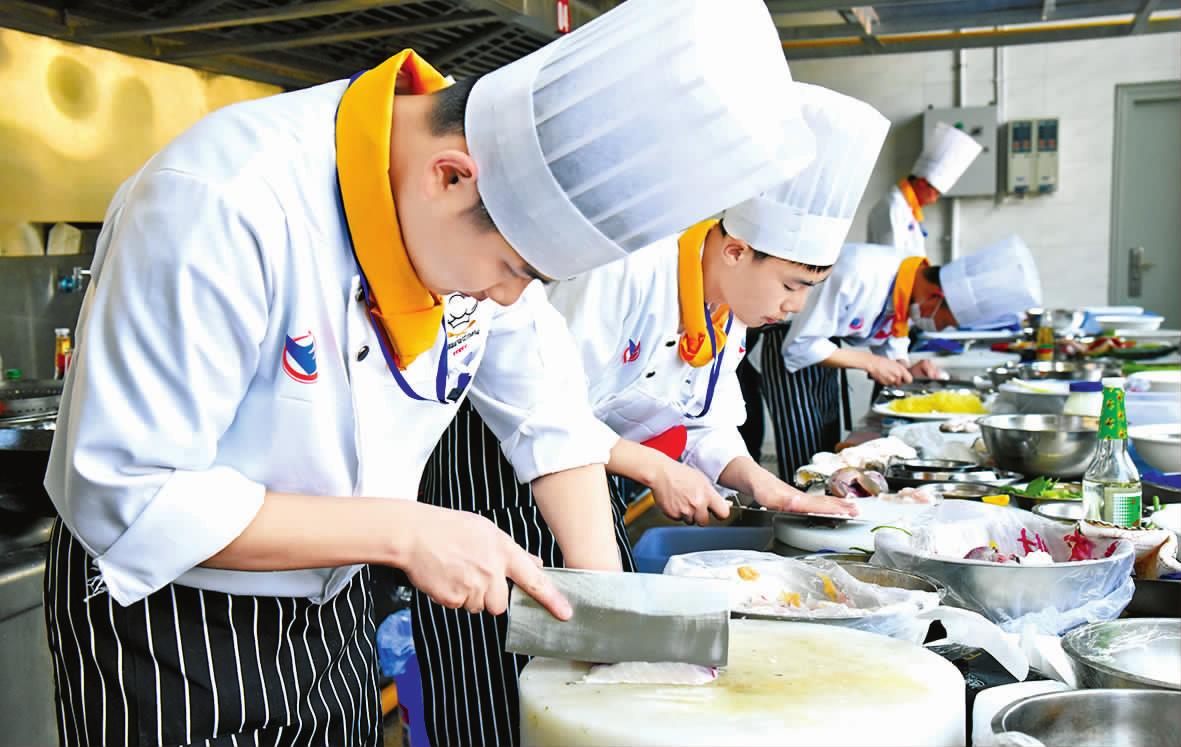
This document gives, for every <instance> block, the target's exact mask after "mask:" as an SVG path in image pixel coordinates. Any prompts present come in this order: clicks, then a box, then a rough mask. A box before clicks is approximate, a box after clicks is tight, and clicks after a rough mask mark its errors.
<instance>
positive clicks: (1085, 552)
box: [1062, 531, 1095, 560]
mask: <svg viewBox="0 0 1181 747" xmlns="http://www.w3.org/2000/svg"><path fill="white" fill-rule="evenodd" d="M1062 539H1063V541H1064V542H1066V544H1067V545H1070V560H1090V559H1091V558H1092V557H1093V553H1094V551H1095V543H1094V542H1092V541H1091V540H1089V539H1088V538H1087V537H1084V536H1083V534H1082V533H1081V532H1079V531H1075V532H1072V533H1071V534H1068V535H1066V536H1064V537H1063V538H1062Z"/></svg>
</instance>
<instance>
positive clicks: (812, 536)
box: [775, 498, 931, 552]
mask: <svg viewBox="0 0 1181 747" xmlns="http://www.w3.org/2000/svg"><path fill="white" fill-rule="evenodd" d="M857 506H858V508H859V509H860V511H861V514H860V516H859V518H862V519H868V521H850V522H846V523H844V524H838V525H836V526H828V525H825V524H812V525H809V524H807V523H805V522H801V521H793V520H790V519H778V518H777V519H776V520H775V539H777V540H779V541H780V542H782V543H783V544H785V545H787V546H788V547H794V548H796V549H797V550H806V551H808V552H820V551H821V550H831V551H832V552H849V551H850V550H855V549H856V548H861V549H864V550H869V551H871V552H872V551H873V541H874V537H873V535H874V532H873V531H871V530H872V529H873V528H874V527H876V526H882V525H889V526H896V525H898V524H900V523H904V522H910V521H914V520H915V519H917V518H918V516H919V514H921V513H922V512H923V511H928V510H930V509H931V506H930V505H928V504H922V503H890V502H888V501H880V500H877V499H875V498H859V499H857ZM880 531H889V530H880Z"/></svg>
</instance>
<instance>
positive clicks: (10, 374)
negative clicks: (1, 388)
mask: <svg viewBox="0 0 1181 747" xmlns="http://www.w3.org/2000/svg"><path fill="white" fill-rule="evenodd" d="M23 375H24V374H23V373H21V370H20V369H19V368H10V369H7V370H6V371H5V372H4V378H5V379H7V380H8V381H16V380H18V379H20V378H21V376H23Z"/></svg>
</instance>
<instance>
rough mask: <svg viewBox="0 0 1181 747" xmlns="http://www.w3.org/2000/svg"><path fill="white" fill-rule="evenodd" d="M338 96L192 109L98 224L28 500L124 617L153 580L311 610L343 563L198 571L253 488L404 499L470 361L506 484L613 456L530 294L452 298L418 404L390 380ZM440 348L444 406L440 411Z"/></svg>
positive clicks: (417, 372)
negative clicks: (499, 447) (53, 415)
mask: <svg viewBox="0 0 1181 747" xmlns="http://www.w3.org/2000/svg"><path fill="white" fill-rule="evenodd" d="M345 88H346V83H345V82H344V81H338V82H334V83H329V84H325V85H322V86H318V87H315V88H310V89H306V90H303V91H298V92H294V93H288V94H283V95H280V96H274V97H270V98H266V99H261V100H258V101H253V102H248V103H244V104H239V105H235V106H231V107H228V108H226V109H222V110H220V111H218V112H216V113H214V114H212V115H210V116H209V117H206V118H205V119H203V120H202V121H200V122H198V123H197V124H196V125H195V126H194V127H193V128H192V129H190V130H189V131H188V132H186V133H185V134H183V135H181V136H180V137H179V138H178V139H177V140H176V141H174V142H173V143H172V144H170V145H169V146H168V147H166V148H165V149H164V150H163V151H161V152H160V153H159V154H157V155H156V156H155V157H153V158H152V159H151V160H150V161H149V162H148V163H147V164H146V165H145V166H144V167H143V168H142V169H141V170H140V171H139V173H137V174H136V175H135V176H133V177H132V178H131V179H130V180H129V181H128V182H127V183H125V184H124V185H123V186H122V187H121V188H120V189H119V191H118V193H117V194H116V196H115V198H114V201H113V202H112V204H111V206H110V208H109V210H108V213H107V216H106V220H105V222H104V225H103V230H102V233H101V235H100V237H99V242H98V247H97V251H96V255H95V260H94V266H93V268H92V269H93V277H92V281H91V286H90V288H89V290H88V291H87V294H86V298H85V300H84V302H83V306H82V312H81V316H80V318H79V322H78V334H77V340H78V346H77V351H76V354H75V356H74V360H73V364H72V367H71V371H70V374H69V376H67V379H66V382H65V389H64V392H63V396H62V404H61V412H60V415H59V418H58V430H57V434H56V438H55V439H54V443H53V448H52V451H51V453H50V462H49V469H48V472H47V474H46V478H45V487H46V489H47V490H48V492H49V495H50V497H51V498H52V499H53V501H54V504H55V505H56V506H57V509H58V512H59V513H60V514H61V516H62V519H63V520H64V521H65V523H66V525H67V526H68V527H69V528H70V530H71V531H72V532H73V533H74V534H75V535H76V536H77V537H78V539H79V541H80V542H81V543H82V545H83V546H84V547H85V548H86V549H87V551H88V552H89V553H90V554H91V555H92V556H94V558H95V563H96V565H97V567H98V569H99V570H100V572H101V574H102V577H103V580H104V581H105V584H106V586H107V588H108V590H109V591H110V593H111V595H112V597H113V598H114V599H115V600H116V601H118V602H119V603H121V604H130V603H132V602H134V601H136V600H139V599H141V598H143V597H144V596H146V595H148V594H150V593H152V592H153V591H155V590H157V589H159V588H161V587H163V586H164V585H166V584H168V583H169V582H172V581H176V582H178V583H181V584H184V585H187V586H194V587H198V588H204V589H210V590H215V591H222V592H227V593H235V594H256V595H269V596H300V597H308V598H311V599H313V600H315V601H322V600H325V599H327V598H330V597H331V596H332V595H334V594H335V593H336V592H337V591H339V590H340V589H341V588H342V587H343V586H344V585H345V584H346V583H347V581H348V580H349V579H350V578H351V576H352V575H353V573H355V572H356V571H357V570H358V569H359V568H360V566H350V567H341V568H323V569H314V570H298V571H282V572H269V573H257V572H243V571H226V570H215V569H210V568H199V567H196V566H198V564H200V563H202V562H203V561H205V560H206V559H207V558H209V557H210V556H212V555H213V554H215V553H216V552H218V551H219V550H221V549H222V548H223V547H225V546H226V545H228V544H229V543H230V542H231V541H232V540H233V539H234V538H236V537H237V536H238V535H239V534H240V533H241V532H242V530H243V529H245V527H246V526H247V525H248V524H249V523H250V522H251V521H252V520H253V518H254V516H255V514H256V513H257V512H258V510H259V508H260V506H261V504H262V501H263V496H264V493H265V491H266V490H272V491H279V492H294V493H305V494H312V495H322V496H342V495H345V496H347V495H363V496H370V497H383V498H400V499H411V500H413V499H415V498H416V497H417V494H418V482H419V478H420V475H421V472H422V469H423V466H424V465H425V463H426V460H427V457H428V456H429V455H430V453H431V450H432V449H433V448H434V446H435V444H436V442H437V440H438V438H439V436H440V435H441V434H442V432H443V430H444V429H445V428H446V426H447V424H448V423H449V422H450V421H451V418H452V417H453V415H454V413H455V410H456V409H457V407H458V404H459V401H461V400H462V395H461V394H459V388H460V387H461V386H462V385H463V384H465V383H466V382H467V381H469V380H471V377H472V375H473V374H475V373H476V370H477V368H479V373H478V375H476V376H475V379H474V381H473V382H472V387H471V388H472V391H473V401H474V403H475V404H476V405H477V407H479V408H480V411H481V414H482V415H483V416H484V418H485V420H486V421H487V422H488V424H489V426H490V427H491V428H492V429H493V430H494V431H495V432H496V434H497V436H498V437H499V438H500V439H502V441H503V449H504V452H505V454H506V456H507V457H508V459H509V460H510V461H511V462H512V464H513V466H514V468H515V470H516V472H517V475H518V478H519V479H521V480H524V481H529V480H532V479H534V478H536V477H538V476H539V475H543V474H548V473H552V472H556V471H560V470H563V469H568V468H572V467H577V466H581V465H585V464H591V463H605V462H606V461H607V460H608V457H609V450H610V448H611V446H612V445H613V444H614V441H615V436H614V435H613V434H611V433H610V432H609V431H608V430H607V429H606V428H604V427H603V426H602V425H601V424H600V423H599V422H598V421H597V420H596V419H595V418H594V415H593V413H592V412H591V410H590V408H589V405H588V404H587V401H586V383H585V377H584V375H583V373H582V371H581V369H580V368H579V367H578V364H577V356H576V355H575V353H574V348H573V342H572V341H571V340H570V338H569V334H568V333H567V332H566V330H565V325H564V322H563V321H562V318H561V317H560V316H559V315H558V314H557V312H555V311H554V310H553V308H552V307H550V306H549V304H548V303H547V302H546V300H545V294H544V290H543V289H542V288H541V286H540V284H537V283H535V284H533V285H531V286H530V287H529V288H528V289H527V290H526V291H525V293H524V295H523V296H522V299H521V300H520V301H519V302H518V303H517V304H515V305H514V306H511V307H507V308H505V307H500V306H498V305H496V304H495V303H492V302H490V301H486V302H482V303H477V302H475V300H474V299H471V298H468V297H464V296H457V295H454V296H451V297H449V298H448V299H447V307H446V308H447V310H446V313H445V315H444V316H445V321H444V324H445V325H446V329H447V333H446V334H443V333H442V332H440V335H439V338H438V340H436V343H435V346H434V348H433V349H431V350H430V351H429V352H427V353H424V354H423V355H421V356H420V357H419V358H418V359H417V360H415V362H414V363H413V364H412V365H411V366H409V367H408V368H407V369H406V371H405V372H404V374H403V375H404V379H405V382H406V385H407V386H408V387H410V388H411V389H412V390H413V391H414V392H416V393H418V394H419V395H420V396H424V397H427V398H428V399H430V400H431V401H418V400H415V399H412V398H411V397H410V396H408V395H407V394H406V393H405V391H404V390H403V388H402V387H401V386H400V385H399V384H398V383H397V382H396V381H395V379H394V377H393V376H392V375H391V373H390V371H389V369H388V368H387V366H386V362H385V360H384V358H383V356H382V353H381V350H380V348H379V344H378V340H377V336H376V333H375V332H374V330H373V328H372V326H371V323H370V321H369V319H368V316H367V313H366V311H365V308H364V303H363V302H362V301H361V300H360V299H361V285H360V276H359V274H358V268H357V265H356V262H355V260H354V258H353V255H352V252H351V248H350V244H349V242H348V238H347V227H346V224H345V219H344V214H343V212H342V210H341V208H340V206H339V202H338V195H337V186H336V184H337V182H336V163H335V145H334V143H335V133H334V117H335V112H336V107H337V104H338V102H339V100H340V97H341V95H342V94H343V92H344V90H345ZM444 355H446V357H447V373H448V376H447V379H446V384H445V390H446V391H447V392H453V393H454V396H455V401H450V402H448V403H447V404H440V403H439V402H437V401H434V397H435V391H436V380H437V373H438V371H439V363H440V360H441V357H442V356H444ZM481 363H482V365H481ZM465 392H466V389H465ZM444 399H446V396H445V397H444ZM383 530H384V528H383V527H380V526H375V527H373V531H374V532H381V531H383Z"/></svg>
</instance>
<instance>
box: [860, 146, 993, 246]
mask: <svg viewBox="0 0 1181 747" xmlns="http://www.w3.org/2000/svg"><path fill="white" fill-rule="evenodd" d="M981 150H982V146H981V145H980V143H978V142H976V141H975V140H974V139H973V138H972V136H971V135H969V134H968V133H966V132H964V131H963V130H960V129H958V128H955V127H952V126H950V125H948V124H946V123H944V122H939V123H937V124H936V125H935V131H934V132H933V133H932V136H931V139H930V140H929V141H928V143H927V145H926V147H925V148H924V149H923V152H922V153H921V154H919V158H918V160H917V161H915V164H914V168H913V169H911V172H910V175H909V176H907V177H906V178H905V179H903V180H901V181H900V182H898V183H897V184H896V185H894V186H893V187H890V191H889V193H887V194H886V196H885V197H884V198H883V199H882V200H881V202H879V203H878V204H877V205H874V208H873V210H872V211H871V212H870V214H869V223H868V225H867V227H866V231H867V235H868V239H867V240H868V242H869V243H871V244H883V245H886V246H896V247H898V248H899V249H905V250H907V251H908V252H909V253H910V254H916V255H919V256H924V257H925V256H926V255H927V242H926V238H927V230H926V229H925V228H923V208H925V207H930V206H931V205H934V204H935V202H936V201H938V199H939V197H940V195H942V194H943V193H945V192H947V191H948V190H949V189H951V188H952V187H953V186H955V183H956V182H957V181H959V178H960V177H961V176H963V174H964V172H965V171H967V170H968V167H969V166H971V165H972V161H974V160H976V156H978V155H979V154H980V151H981Z"/></svg>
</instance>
